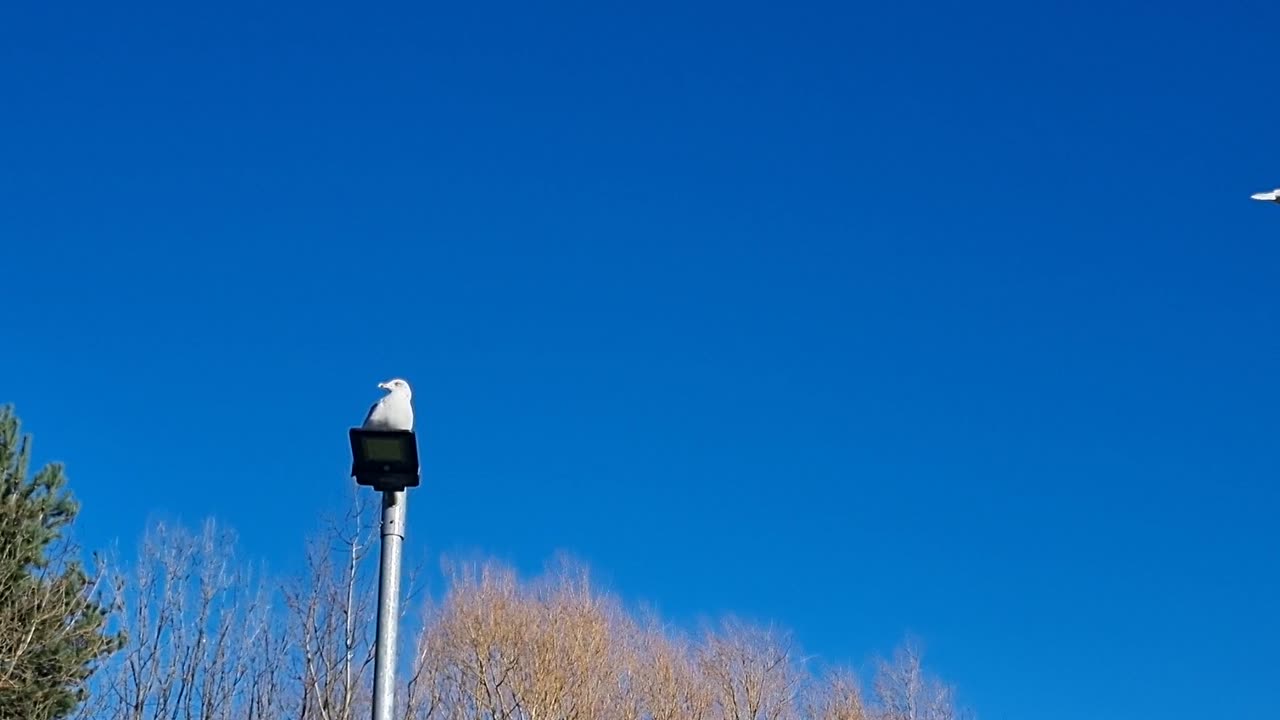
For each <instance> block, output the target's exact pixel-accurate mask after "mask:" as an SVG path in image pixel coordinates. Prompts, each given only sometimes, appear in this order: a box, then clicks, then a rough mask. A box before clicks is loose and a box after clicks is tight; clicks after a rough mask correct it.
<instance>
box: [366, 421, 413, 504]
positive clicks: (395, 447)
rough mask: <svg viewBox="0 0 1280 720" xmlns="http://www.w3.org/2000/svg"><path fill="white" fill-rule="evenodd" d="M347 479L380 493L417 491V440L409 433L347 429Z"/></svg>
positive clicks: (409, 431)
mask: <svg viewBox="0 0 1280 720" xmlns="http://www.w3.org/2000/svg"><path fill="white" fill-rule="evenodd" d="M350 435H351V476H352V477H354V478H355V479H356V484H357V485H367V486H369V487H372V488H373V489H374V490H378V491H380V492H385V491H392V492H398V491H400V490H404V489H405V488H410V487H417V486H418V484H419V483H420V482H421V480H422V479H421V477H420V476H419V473H418V437H417V436H416V435H414V434H413V431H412V430H366V429H364V428H351V431H350Z"/></svg>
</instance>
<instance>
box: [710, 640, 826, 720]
mask: <svg viewBox="0 0 1280 720" xmlns="http://www.w3.org/2000/svg"><path fill="white" fill-rule="evenodd" d="M699 666H700V668H701V670H702V673H703V674H704V675H705V677H706V679H707V682H708V683H710V687H711V691H712V695H713V698H714V700H715V704H716V707H717V708H718V710H719V714H720V717H722V718H724V720H785V719H787V718H794V717H797V715H798V707H797V706H798V703H797V700H798V698H799V694H800V691H801V688H802V675H801V671H800V669H799V668H798V667H797V666H796V663H795V660H794V658H793V654H792V644H791V640H790V638H789V637H787V636H786V635H784V634H781V633H779V632H777V631H774V630H766V629H760V628H755V627H751V626H748V625H745V624H742V623H740V622H736V621H732V620H731V621H727V622H725V624H724V626H723V628H722V630H721V632H719V633H712V634H709V635H708V636H707V638H706V640H705V642H704V644H703V647H702V649H701V652H700V653H699Z"/></svg>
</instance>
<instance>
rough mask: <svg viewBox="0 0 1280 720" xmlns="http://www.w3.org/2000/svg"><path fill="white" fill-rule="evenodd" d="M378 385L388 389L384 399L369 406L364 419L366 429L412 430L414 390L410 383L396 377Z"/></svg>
mask: <svg viewBox="0 0 1280 720" xmlns="http://www.w3.org/2000/svg"><path fill="white" fill-rule="evenodd" d="M378 387H380V388H382V389H383V390H386V391H387V394H386V395H383V396H382V399H381V400H379V401H378V402H376V403H374V404H373V407H371V408H369V414H368V415H367V416H365V419H364V429H366V430H412V429H413V403H412V400H413V391H412V390H410V389H409V383H407V382H405V381H404V380H401V379H400V378H396V379H394V380H388V381H386V382H382V383H378Z"/></svg>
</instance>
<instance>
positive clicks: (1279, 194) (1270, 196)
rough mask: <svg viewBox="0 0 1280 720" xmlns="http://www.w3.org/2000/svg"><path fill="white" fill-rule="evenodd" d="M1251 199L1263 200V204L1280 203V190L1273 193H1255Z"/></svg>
mask: <svg viewBox="0 0 1280 720" xmlns="http://www.w3.org/2000/svg"><path fill="white" fill-rule="evenodd" d="M1249 197H1251V198H1253V199H1254V200H1261V201H1263V202H1273V203H1280V188H1276V189H1275V190H1272V191H1271V192H1260V193H1254V194H1252V195H1250V196H1249Z"/></svg>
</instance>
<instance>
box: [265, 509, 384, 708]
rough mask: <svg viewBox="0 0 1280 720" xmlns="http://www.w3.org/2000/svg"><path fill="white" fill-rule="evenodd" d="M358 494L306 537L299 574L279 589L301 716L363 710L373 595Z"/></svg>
mask: <svg viewBox="0 0 1280 720" xmlns="http://www.w3.org/2000/svg"><path fill="white" fill-rule="evenodd" d="M363 497H364V495H361V494H357V495H356V500H355V502H354V503H353V504H352V505H351V506H350V507H349V508H348V510H347V513H346V515H345V517H343V518H342V519H341V520H337V521H333V522H331V523H330V524H329V527H328V528H327V530H326V531H325V532H323V533H322V534H321V535H320V536H319V537H317V538H314V539H313V540H312V541H311V543H310V544H309V546H308V549H307V565H306V571H305V574H304V575H303V577H301V578H299V579H297V580H295V581H293V582H292V583H289V584H288V585H286V586H285V587H284V590H283V594H284V599H285V605H286V607H287V609H288V620H287V626H288V628H289V635H290V637H291V638H292V639H293V641H294V644H295V649H294V652H293V653H292V661H293V666H294V675H295V679H296V680H297V682H298V684H299V686H300V687H299V691H300V693H301V696H300V698H299V699H298V701H297V702H298V708H297V713H296V717H298V718H301V719H302V720H313V719H314V720H352V719H353V718H356V717H364V716H365V715H367V714H368V707H369V702H370V699H371V697H370V689H369V687H368V683H367V682H366V678H367V677H368V676H369V670H370V667H371V665H372V663H373V651H374V644H373V632H372V630H373V628H372V622H371V621H370V620H371V618H373V617H374V610H375V601H376V595H375V587H374V583H373V581H372V575H371V571H370V568H369V567H368V565H369V561H370V560H371V559H372V558H373V556H372V555H371V550H372V549H373V547H374V541H375V537H376V532H377V528H376V527H375V526H374V525H373V524H372V523H371V522H369V521H368V519H367V518H368V516H369V506H368V505H367V504H365V503H364V502H362V498H363Z"/></svg>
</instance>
